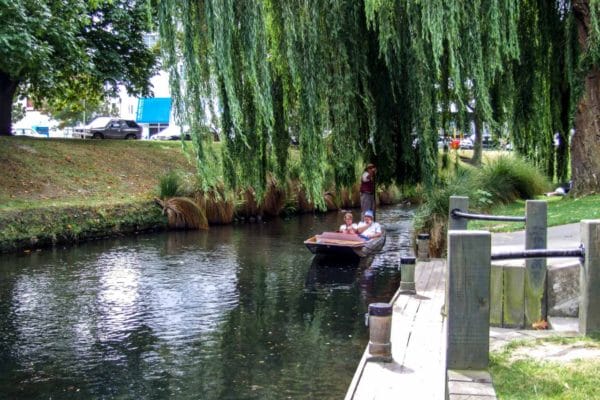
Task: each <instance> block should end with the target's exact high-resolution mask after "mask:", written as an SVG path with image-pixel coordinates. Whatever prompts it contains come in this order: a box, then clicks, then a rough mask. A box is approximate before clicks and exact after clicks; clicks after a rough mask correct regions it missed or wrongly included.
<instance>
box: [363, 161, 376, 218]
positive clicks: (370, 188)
mask: <svg viewBox="0 0 600 400" xmlns="http://www.w3.org/2000/svg"><path fill="white" fill-rule="evenodd" d="M376 173H377V168H376V167H375V164H367V167H366V168H365V170H364V172H363V174H362V176H361V177H360V212H361V213H362V215H363V216H364V215H365V212H366V211H367V210H375V174H376Z"/></svg>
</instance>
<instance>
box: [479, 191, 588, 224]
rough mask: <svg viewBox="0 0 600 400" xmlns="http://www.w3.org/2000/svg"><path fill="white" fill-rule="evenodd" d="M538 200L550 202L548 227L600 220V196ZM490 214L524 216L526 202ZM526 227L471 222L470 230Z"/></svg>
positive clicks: (521, 201) (498, 207)
mask: <svg viewBox="0 0 600 400" xmlns="http://www.w3.org/2000/svg"><path fill="white" fill-rule="evenodd" d="M537 200H546V201H548V226H556V225H564V224H570V223H574V222H579V221H581V220H582V219H599V218H600V195H590V196H586V197H580V198H574V197H570V196H565V197H559V196H552V197H546V196H543V197H540V198H538V199H537ZM489 214H493V215H509V216H516V215H519V216H524V215H525V200H519V201H517V202H515V203H511V204H507V205H500V206H497V207H494V208H492V210H491V211H490V212H489ZM524 228H525V226H524V224H523V223H520V222H499V221H471V222H469V229H482V230H489V231H491V232H510V231H515V230H521V229H524Z"/></svg>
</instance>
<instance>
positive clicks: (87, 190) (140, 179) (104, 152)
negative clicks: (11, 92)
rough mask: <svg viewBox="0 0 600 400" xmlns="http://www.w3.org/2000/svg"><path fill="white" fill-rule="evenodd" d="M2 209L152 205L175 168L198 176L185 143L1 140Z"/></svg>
mask: <svg viewBox="0 0 600 400" xmlns="http://www.w3.org/2000/svg"><path fill="white" fill-rule="evenodd" d="M0 162H1V163H2V165H3V166H4V173H3V174H0V211H7V210H17V209H24V208H37V207H48V206H61V205H68V206H76V205H81V206H90V205H102V204H114V203H137V202H144V201H149V200H151V199H152V197H153V196H154V195H155V193H156V186H157V184H158V179H159V177H160V176H161V175H163V174H165V173H167V172H168V171H169V170H171V169H173V170H180V171H188V172H189V173H190V174H192V173H194V166H193V164H191V163H190V162H189V161H188V159H187V157H186V156H185V154H184V153H183V151H182V148H181V143H179V142H159V141H120V140H69V139H51V140H46V139H33V138H27V137H0Z"/></svg>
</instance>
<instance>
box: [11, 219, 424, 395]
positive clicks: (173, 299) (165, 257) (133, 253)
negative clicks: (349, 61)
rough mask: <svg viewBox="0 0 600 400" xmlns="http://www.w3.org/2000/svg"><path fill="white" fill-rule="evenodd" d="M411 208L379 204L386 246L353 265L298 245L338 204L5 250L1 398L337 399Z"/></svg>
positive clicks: (389, 279) (388, 279)
mask: <svg viewBox="0 0 600 400" xmlns="http://www.w3.org/2000/svg"><path fill="white" fill-rule="evenodd" d="M357 214H358V212H355V215H357ZM412 217H413V210H411V209H407V208H401V207H386V208H382V209H381V210H378V220H379V221H380V222H381V223H382V224H384V226H386V228H387V230H388V237H387V241H386V245H385V247H384V249H383V250H382V252H381V253H380V254H377V255H376V256H375V257H374V258H373V259H372V260H369V262H367V263H361V264H360V265H345V264H339V265H321V264H319V263H317V262H315V259H314V258H313V255H312V254H311V253H310V252H309V251H308V250H307V249H306V248H305V247H304V245H303V244H302V241H303V240H304V239H306V238H307V237H309V236H311V235H313V234H315V233H319V232H321V231H324V230H333V229H335V227H337V226H339V225H340V224H341V220H342V214H341V213H328V214H325V215H312V214H310V215H302V216H295V217H291V218H289V219H275V220H271V221H265V222H259V223H253V224H236V225H230V226H214V227H211V228H210V230H208V231H199V232H198V231H196V232H165V233H155V234H144V235H139V236H135V237H124V238H117V239H107V240H100V241H95V242H88V243H84V244H80V245H77V246H72V247H68V248H57V249H48V250H43V251H38V252H33V253H30V254H15V255H3V256H2V259H1V261H0V398H6V399H341V398H343V397H344V394H345V392H346V389H347V388H348V385H349V384H350V381H351V379H352V376H353V374H354V371H355V370H356V367H357V365H358V362H359V360H360V358H361V356H362V353H363V351H364V348H365V346H366V345H367V342H368V328H366V327H365V324H364V314H365V312H366V310H367V307H368V304H369V303H372V302H377V301H388V300H389V299H390V298H391V296H392V295H393V294H394V292H395V291H396V289H397V287H398V285H399V279H400V277H399V273H398V271H397V266H398V265H399V258H400V256H403V255H408V254H412V251H411V250H410V231H411V225H412Z"/></svg>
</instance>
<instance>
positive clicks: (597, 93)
mask: <svg viewBox="0 0 600 400" xmlns="http://www.w3.org/2000/svg"><path fill="white" fill-rule="evenodd" d="M573 13H574V16H575V20H576V21H577V22H576V23H577V31H578V40H579V45H580V46H581V48H582V50H583V51H586V47H585V46H586V43H587V38H588V31H589V28H590V25H589V24H590V11H589V0H576V1H573ZM599 154H600V69H598V66H594V67H593V68H592V69H591V70H590V71H588V72H587V74H586V76H585V81H584V82H583V93H582V96H581V99H580V100H579V103H578V105H577V111H576V113H575V134H574V135H573V139H572V141H571V175H572V179H573V192H574V194H576V195H577V194H586V193H593V192H596V193H598V192H600V157H599V156H598V155H599Z"/></svg>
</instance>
